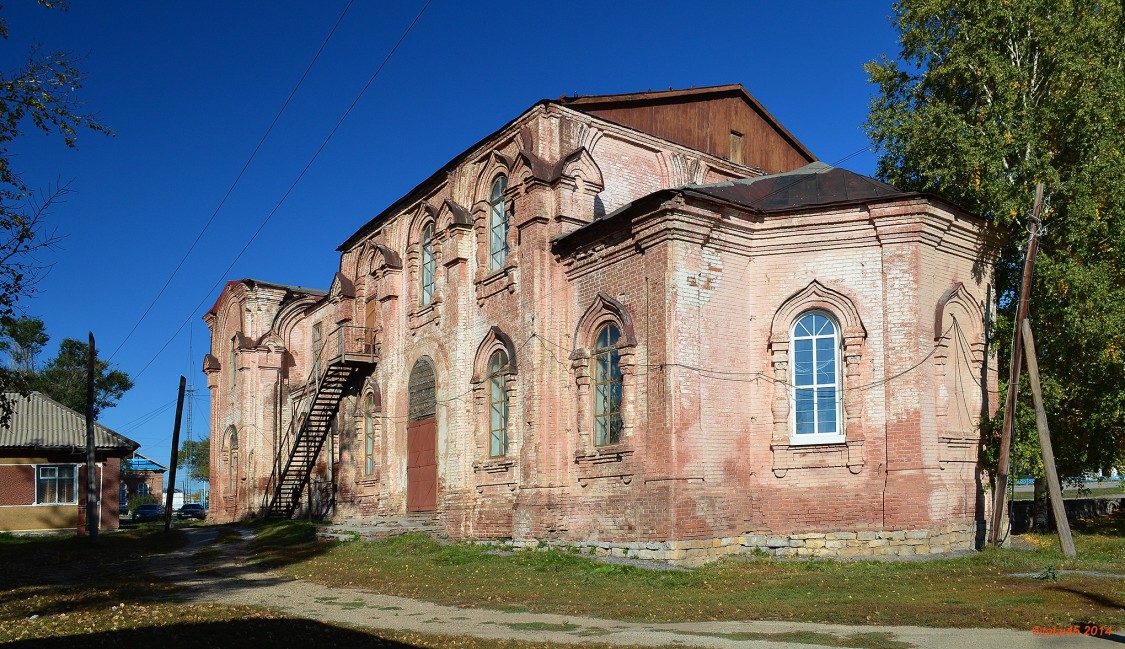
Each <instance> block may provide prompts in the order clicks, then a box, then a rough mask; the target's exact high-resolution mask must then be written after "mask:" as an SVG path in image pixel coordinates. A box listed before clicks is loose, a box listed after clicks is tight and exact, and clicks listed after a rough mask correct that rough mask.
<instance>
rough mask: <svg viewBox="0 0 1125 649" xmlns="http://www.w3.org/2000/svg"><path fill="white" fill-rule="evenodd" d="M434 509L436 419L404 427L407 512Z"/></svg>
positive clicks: (435, 488)
mask: <svg viewBox="0 0 1125 649" xmlns="http://www.w3.org/2000/svg"><path fill="white" fill-rule="evenodd" d="M436 508H437V420H436V419H432V418H431V419H423V420H421V421H412V422H410V423H409V424H407V426H406V511H410V512H432V511H434V509H436Z"/></svg>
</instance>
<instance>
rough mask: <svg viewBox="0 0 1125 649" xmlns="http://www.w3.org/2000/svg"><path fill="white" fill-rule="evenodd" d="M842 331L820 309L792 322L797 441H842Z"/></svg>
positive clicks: (805, 442)
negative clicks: (840, 332)
mask: <svg viewBox="0 0 1125 649" xmlns="http://www.w3.org/2000/svg"><path fill="white" fill-rule="evenodd" d="M839 331H840V330H839V327H837V326H836V323H835V322H834V321H833V320H832V318H830V317H828V315H827V314H824V313H821V312H818V311H811V312H808V313H805V314H804V315H802V316H801V317H800V318H798V319H797V321H796V322H795V323H794V324H793V335H792V341H793V342H792V345H793V377H792V381H793V412H794V417H793V421H794V428H793V442H794V443H797V444H812V443H826V442H828V443H831V442H841V441H843V430H842V427H841V426H840V334H839Z"/></svg>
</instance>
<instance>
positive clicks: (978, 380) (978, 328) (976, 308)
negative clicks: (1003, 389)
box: [932, 282, 990, 469]
mask: <svg viewBox="0 0 1125 649" xmlns="http://www.w3.org/2000/svg"><path fill="white" fill-rule="evenodd" d="M981 304H982V303H981V302H978V301H977V299H975V298H974V297H973V295H972V294H971V293H970V292H969V290H968V289H967V288H966V287H965V285H964V283H962V282H955V283H953V284H952V285H950V286H949V288H947V289H946V290H945V292H943V293H942V294H941V296H940V297H939V298H938V301H937V304H936V305H935V306H934V353H933V359H932V363H933V368H934V372H933V389H934V406H935V415H936V419H937V428H938V432H939V433H940V435H941V438H940V439H941V442H942V446H941V448H940V449H939V454H940V459H941V460H942V464H941V467H942V468H943V469H944V468H945V467H946V462H947V461H966V460H969V459H973V460H975V457H976V456H975V455H974V454H972V453H971V452H964V451H963V449H967V448H975V442H976V441H977V440H979V438H980V429H979V425H980V421H981V420H982V419H984V418H986V417H987V416H988V414H989V413H988V404H989V396H988V387H989V384H990V382H989V381H988V380H987V377H983V378H984V379H985V380H982V377H981V374H983V373H984V372H985V370H986V369H987V365H986V363H985V352H986V345H985V340H984V327H985V324H984V320H985V317H984V314H985V311H984V308H983V307H982V306H981ZM965 372H968V373H969V375H970V376H968V377H966V376H964V375H963V374H964V373H965ZM969 441H971V442H972V443H969ZM958 447H962V449H959V448H958ZM958 450H962V452H960V453H959V452H957V451H958Z"/></svg>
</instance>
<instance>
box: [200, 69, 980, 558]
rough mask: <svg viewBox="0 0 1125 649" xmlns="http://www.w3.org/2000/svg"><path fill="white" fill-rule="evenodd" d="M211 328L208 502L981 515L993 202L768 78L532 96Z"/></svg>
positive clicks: (928, 541)
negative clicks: (839, 163) (936, 178)
mask: <svg viewBox="0 0 1125 649" xmlns="http://www.w3.org/2000/svg"><path fill="white" fill-rule="evenodd" d="M339 252H340V265H339V269H338V270H337V272H336V273H335V276H334V277H333V278H332V280H331V283H330V284H329V286H328V288H327V290H318V289H311V288H302V287H297V286H287V285H284V284H277V283H272V282H268V281H259V280H254V279H245V280H238V281H231V282H229V283H228V284H227V286H226V287H225V289H224V290H223V292H222V294H221V295H220V297H219V299H218V301H217V302H216V303H215V305H214V307H213V308H212V309H211V310H210V311H209V312H208V313H207V314H206V316H205V320H206V322H207V325H208V327H209V328H210V330H211V333H212V336H211V348H210V353H209V354H207V356H206V358H205V360H204V366H203V367H204V371H205V372H206V373H207V376H208V387H209V388H210V394H211V452H212V458H211V472H212V475H211V489H212V499H211V504H210V507H211V510H210V517H211V520H217V521H229V520H236V519H241V518H245V517H249V516H256V515H263V514H272V515H281V516H288V515H293V514H294V513H295V512H298V511H300V512H307V511H308V509H309V508H311V509H312V510H314V511H313V513H314V514H317V515H325V516H332V517H334V518H336V519H343V518H367V519H373V518H377V517H386V516H398V515H404V514H407V513H417V514H418V515H420V516H430V517H432V518H433V521H434V522H435V523H436V524H437V525H438V526H440V527H441V528H442V529H444V530H445V532H446V533H448V534H449V535H450V536H452V537H454V538H466V539H493V538H506V539H512V540H513V541H514V542H516V543H517V544H521V543H532V542H539V541H545V542H548V543H559V544H567V545H572V546H579V547H586V548H594V549H596V550H597V551H599V552H603V553H612V554H623V555H628V556H639V557H644V558H655V559H666V560H671V561H680V562H698V561H705V560H708V559H711V558H715V557H718V556H722V555H725V554H731V553H738V552H750V551H753V550H754V549H755V548H760V549H764V550H766V551H768V552H771V553H774V554H779V555H785V556H873V555H904V554H918V553H927V554H929V553H942V552H947V551H951V550H955V549H964V548H970V547H973V546H974V545H975V539H976V536H977V534H978V533H981V534H983V519H984V505H983V499H982V496H981V493H982V479H983V476H982V471H981V468H980V466H979V464H978V447H979V443H980V434H979V427H978V424H979V422H980V419H981V417H982V416H989V415H991V413H992V412H993V411H994V410H995V384H996V381H995V363H994V361H993V359H992V357H991V356H990V351H989V348H988V345H987V342H986V340H985V330H986V327H985V322H986V319H987V318H988V317H989V316H990V315H991V313H992V312H993V304H992V301H993V297H992V296H991V291H990V288H989V282H990V281H991V275H992V270H991V264H992V260H993V258H994V255H995V250H994V247H993V239H992V238H991V235H990V234H989V227H988V224H987V223H986V222H985V221H983V220H982V219H981V218H979V217H977V216H975V215H972V214H969V213H967V212H965V211H964V210H962V209H960V208H959V207H957V206H956V205H953V204H950V203H948V202H946V201H944V200H942V199H941V198H938V197H936V196H932V195H926V194H918V193H913V192H904V191H900V190H898V189H896V188H894V187H892V186H890V185H886V184H884V183H881V182H878V181H876V180H873V179H871V178H866V177H863V176H860V175H857V174H854V173H851V172H849V171H846V170H843V169H839V168H834V167H831V166H828V165H826V164H823V163H821V162H818V161H817V160H816V158H815V157H814V156H813V155H812V154H811V153H810V152H809V151H808V150H807V149H806V148H805V147H804V146H803V145H802V144H801V143H800V142H798V141H797V140H796V138H794V137H793V135H792V134H790V133H789V132H788V131H787V130H786V129H785V128H784V127H783V126H781V124H779V123H778V122H777V120H775V119H774V118H773V117H772V116H771V115H770V114H769V112H767V111H766V110H765V108H763V107H762V105H761V104H760V103H758V101H757V100H755V99H754V98H753V97H752V96H751V95H750V94H749V93H747V92H746V90H745V89H744V88H742V86H739V85H732V86H719V87H711V88H702V89H692V90H681V91H668V92H645V93H637V94H627V95H612V96H595V97H573V98H571V97H563V98H560V99H557V100H545V101H540V102H539V103H536V104H535V105H533V106H532V107H531V108H529V109H528V110H527V111H525V112H524V113H523V114H521V115H519V116H518V117H516V118H515V119H514V120H512V121H511V122H509V123H508V124H506V125H504V126H503V127H502V128H500V129H499V130H497V131H496V132H494V133H492V134H490V135H488V136H486V137H485V138H484V139H482V140H481V141H480V142H478V143H477V144H476V145H474V146H472V147H471V148H469V149H468V150H467V151H465V152H463V153H462V154H460V155H458V156H457V157H456V158H454V159H453V160H451V161H449V162H448V163H446V164H445V165H444V166H443V167H441V168H439V169H437V170H436V171H435V172H434V174H433V175H432V176H430V177H429V178H428V179H426V180H425V181H423V182H422V183H421V184H420V185H418V186H417V187H415V188H413V189H411V190H410V191H408V192H407V193H405V194H404V195H403V196H402V198H400V199H399V200H398V201H396V202H395V203H393V204H391V205H390V206H388V207H387V208H386V209H384V210H383V211H382V212H380V213H378V214H377V215H375V217H374V218H372V219H371V220H370V221H368V222H367V223H365V224H362V225H361V226H360V227H359V228H358V229H357V230H356V231H355V233H354V234H353V235H352V236H351V237H349V238H348V239H347V241H344V242H343V244H341V245H340V247H339Z"/></svg>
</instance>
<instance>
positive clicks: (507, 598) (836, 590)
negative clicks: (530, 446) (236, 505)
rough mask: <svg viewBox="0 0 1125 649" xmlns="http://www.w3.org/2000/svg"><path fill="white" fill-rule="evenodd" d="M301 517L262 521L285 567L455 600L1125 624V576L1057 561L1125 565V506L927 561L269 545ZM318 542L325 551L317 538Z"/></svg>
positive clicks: (697, 613) (658, 612)
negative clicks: (604, 557)
mask: <svg viewBox="0 0 1125 649" xmlns="http://www.w3.org/2000/svg"><path fill="white" fill-rule="evenodd" d="M294 526H295V524H293V523H288V524H285V525H283V526H279V527H280V529H281V530H282V531H281V532H278V533H276V534H275V533H272V532H271V530H272V529H273V528H270V527H266V528H262V531H263V532H264V534H263V540H262V542H261V543H260V544H259V546H258V547H259V548H260V549H261V551H262V552H264V553H266V554H267V555H268V556H269V557H270V561H271V563H272V565H275V566H281V568H280V569H281V571H282V572H283V574H285V575H287V576H289V577H293V578H297V579H308V580H313V581H317V582H321V583H325V584H328V585H334V586H347V587H352V588H362V589H368V590H372V591H377V592H380V593H386V594H391V595H399V596H404V597H413V598H418V599H424V600H429V601H436V602H440V603H445V604H452V605H457V606H481V607H490V608H496V609H500V610H509V611H510V610H527V611H535V612H550V613H558V614H564V615H593V616H599V617H607V618H613V619H622V620H635V621H650V622H681V621H703V620H753V619H774V620H793V621H805V622H832V623H842V624H888V625H896V624H911V625H928V626H938V627H942V626H981V627H1008V628H1016V629H1027V628H1030V627H1031V626H1033V625H1037V624H1038V625H1050V624H1070V623H1072V622H1073V621H1075V620H1090V621H1096V622H1099V623H1102V624H1111V625H1115V626H1117V625H1125V613H1123V610H1125V597H1123V596H1122V595H1121V592H1122V585H1123V584H1125V582H1123V581H1122V580H1119V579H1107V578H1096V577H1088V576H1081V575H1073V574H1063V575H1062V576H1061V577H1060V578H1059V579H1058V580H1057V581H1048V580H1036V579H1030V578H1026V577H1017V576H1014V573H1041V572H1043V571H1044V567H1045V566H1052V567H1054V568H1055V569H1056V570H1075V569H1077V570H1094V571H1100V572H1112V573H1119V574H1120V573H1125V529H1123V528H1125V512H1119V513H1118V514H1117V515H1115V516H1112V517H1103V518H1102V519H1098V520H1094V521H1087V522H1080V523H1077V524H1075V526H1074V529H1075V536H1076V543H1077V545H1078V552H1079V556H1078V557H1077V558H1074V559H1071V558H1067V557H1065V556H1064V555H1063V554H1062V553H1061V552H1060V551H1059V549H1058V543H1057V540H1056V539H1055V538H1054V537H1053V536H1045V535H1039V536H1027V537H1025V538H1027V539H1028V540H1030V541H1031V542H1032V543H1033V544H1034V545H1035V546H1036V549H1035V550H1031V551H1016V550H995V549H987V550H985V551H982V552H979V553H975V554H973V555H971V556H968V557H963V558H956V559H937V560H931V561H915V562H875V561H857V562H839V561H827V560H819V561H799V562H798V561H778V560H771V559H762V558H745V559H740V560H731V561H725V562H720V563H716V564H711V565H708V566H706V567H703V568H700V569H697V570H692V571H658V570H649V569H644V568H637V567H632V566H622V565H615V564H604V563H600V562H597V561H595V560H593V559H591V558H588V557H585V556H581V555H576V554H573V553H570V552H565V551H559V550H548V551H523V552H517V553H514V554H511V555H506V556H499V555H496V554H490V553H489V551H488V548H487V547H483V546H479V545H473V544H456V545H442V544H439V543H437V542H435V541H433V540H432V539H430V538H428V537H426V536H422V535H407V536H402V537H397V538H392V539H386V540H382V541H379V542H374V543H354V542H353V543H339V544H332V543H327V544H326V543H315V542H314V541H310V540H303V541H302V540H297V541H296V542H295V543H294V544H293V545H281V544H277V543H271V542H270V541H269V540H268V539H269V538H274V539H275V540H277V539H281V538H286V539H289V540H294V539H299V538H300V537H301V536H302V535H303V534H305V533H304V532H302V533H301V534H297V533H296V532H295V531H294V529H295V527H294ZM309 544H314V545H316V546H319V548H318V549H317V550H316V551H314V550H312V549H310V548H308V547H307V546H308V545H309Z"/></svg>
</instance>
